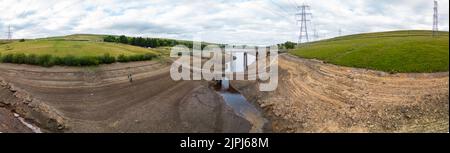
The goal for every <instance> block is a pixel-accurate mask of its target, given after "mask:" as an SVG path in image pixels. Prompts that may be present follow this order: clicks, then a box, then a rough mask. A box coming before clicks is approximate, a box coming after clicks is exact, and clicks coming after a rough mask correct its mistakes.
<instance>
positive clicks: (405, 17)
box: [0, 0, 449, 44]
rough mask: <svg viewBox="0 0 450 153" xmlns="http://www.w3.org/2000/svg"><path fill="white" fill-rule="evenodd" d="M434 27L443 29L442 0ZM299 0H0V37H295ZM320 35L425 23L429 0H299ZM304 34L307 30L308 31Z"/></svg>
mask: <svg viewBox="0 0 450 153" xmlns="http://www.w3.org/2000/svg"><path fill="white" fill-rule="evenodd" d="M439 2H440V8H439V9H440V28H441V30H446V31H448V29H449V24H448V23H449V14H448V12H449V9H448V5H449V4H448V3H449V1H448V0H440V1H439ZM294 3H297V4H301V3H303V2H302V1H300V0H216V1H205V0H151V1H149V0H130V1H125V0H64V1H60V0H0V32H1V34H0V38H4V37H6V35H5V34H4V33H5V32H6V27H7V25H12V27H13V30H14V37H15V38H37V37H46V36H55V35H67V34H73V33H97V34H125V35H132V36H146V37H170V38H176V39H187V40H190V39H193V38H194V37H201V38H202V39H203V40H205V41H210V42H218V43H236V44H274V43H280V42H284V41H288V40H290V41H296V38H297V36H296V35H297V33H298V29H299V28H298V26H297V25H296V24H295V18H294V15H293V14H294V13H295V6H294ZM307 3H308V4H309V5H310V6H311V11H312V13H313V15H314V16H313V19H312V21H313V25H314V26H315V27H316V29H317V30H318V31H319V35H320V36H321V37H333V36H336V35H338V31H339V29H341V30H342V33H343V34H353V33H361V32H374V31H381V30H402V29H404V30H406V29H408V30H409V29H431V23H432V14H433V11H432V8H433V6H432V5H433V3H432V1H431V0H376V1H375V0H314V1H307ZM310 33H312V31H310Z"/></svg>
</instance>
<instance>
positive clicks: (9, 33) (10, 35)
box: [6, 25, 12, 41]
mask: <svg viewBox="0 0 450 153" xmlns="http://www.w3.org/2000/svg"><path fill="white" fill-rule="evenodd" d="M6 33H7V34H8V40H9V41H11V40H12V32H11V25H8V32H6Z"/></svg>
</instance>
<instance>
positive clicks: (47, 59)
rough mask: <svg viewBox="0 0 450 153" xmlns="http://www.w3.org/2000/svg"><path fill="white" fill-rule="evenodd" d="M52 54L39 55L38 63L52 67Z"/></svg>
mask: <svg viewBox="0 0 450 153" xmlns="http://www.w3.org/2000/svg"><path fill="white" fill-rule="evenodd" d="M52 57H53V56H52V55H48V54H44V55H39V56H37V64H38V65H40V66H45V67H50V66H53V63H51V59H52Z"/></svg>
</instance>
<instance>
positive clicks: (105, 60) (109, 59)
mask: <svg viewBox="0 0 450 153" xmlns="http://www.w3.org/2000/svg"><path fill="white" fill-rule="evenodd" d="M97 59H98V61H99V63H102V64H111V63H114V62H116V57H114V56H111V55H109V53H105V54H104V55H103V56H99V57H97Z"/></svg>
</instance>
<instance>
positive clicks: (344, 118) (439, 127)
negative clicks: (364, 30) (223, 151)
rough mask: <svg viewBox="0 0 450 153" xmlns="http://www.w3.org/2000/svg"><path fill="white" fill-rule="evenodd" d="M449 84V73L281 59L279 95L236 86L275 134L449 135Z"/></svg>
mask: <svg viewBox="0 0 450 153" xmlns="http://www.w3.org/2000/svg"><path fill="white" fill-rule="evenodd" d="M448 83H449V73H448V72H444V73H433V74H387V73H384V72H378V71H371V70H365V69H355V68H347V67H340V66H335V65H331V64H325V63H323V62H320V61H316V60H307V59H301V58H297V57H293V56H290V55H288V54H282V55H280V57H279V85H278V88H277V90H276V91H274V92H258V91H259V90H258V84H257V82H256V81H252V82H249V81H233V82H232V84H233V86H234V87H235V88H237V89H238V90H239V91H240V92H241V93H243V94H244V95H245V96H246V97H247V99H248V100H250V101H252V102H255V103H257V104H259V105H260V106H261V107H262V108H263V109H264V111H265V114H266V117H267V118H269V119H270V120H271V121H272V123H271V124H272V130H273V131H274V132H448V131H449V101H448V100H449V98H448V97H449V84H448ZM255 91H257V92H255Z"/></svg>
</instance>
